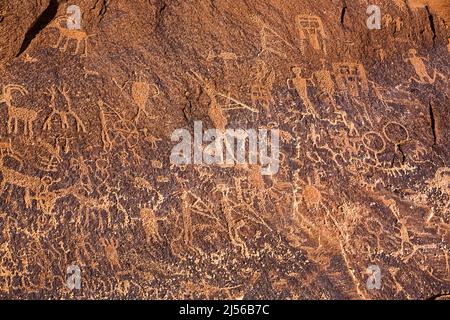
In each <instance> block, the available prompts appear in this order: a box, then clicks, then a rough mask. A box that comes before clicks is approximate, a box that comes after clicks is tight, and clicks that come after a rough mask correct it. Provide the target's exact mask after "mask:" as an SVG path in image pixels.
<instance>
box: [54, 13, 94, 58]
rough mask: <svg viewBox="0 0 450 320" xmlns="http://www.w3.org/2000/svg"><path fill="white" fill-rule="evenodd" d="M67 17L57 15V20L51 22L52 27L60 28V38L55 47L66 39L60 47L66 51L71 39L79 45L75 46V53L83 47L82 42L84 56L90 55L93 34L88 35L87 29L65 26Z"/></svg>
mask: <svg viewBox="0 0 450 320" xmlns="http://www.w3.org/2000/svg"><path fill="white" fill-rule="evenodd" d="M67 20H68V18H67V17H57V18H56V19H55V20H53V21H52V22H51V23H50V24H49V27H50V28H54V29H58V30H59V38H58V41H57V42H56V44H55V45H54V46H53V48H59V47H60V45H61V42H62V41H64V40H65V43H64V46H63V47H62V48H60V50H61V51H63V52H66V50H67V47H68V46H69V42H70V40H75V41H76V43H77V45H76V48H75V52H74V53H73V54H77V53H78V51H79V50H80V48H81V44H82V43H83V45H84V52H83V54H82V56H85V57H86V56H87V55H88V39H89V38H90V37H92V36H93V35H88V34H87V33H86V32H85V31H82V30H78V29H68V28H66V27H63V25H66V24H67V23H64V24H63V23H62V22H67Z"/></svg>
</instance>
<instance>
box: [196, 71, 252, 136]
mask: <svg viewBox="0 0 450 320" xmlns="http://www.w3.org/2000/svg"><path fill="white" fill-rule="evenodd" d="M189 75H190V76H191V77H192V78H193V79H194V80H195V81H196V82H197V83H199V84H200V86H201V87H202V89H203V90H204V92H205V93H206V95H207V96H208V98H209V99H210V102H209V109H208V116H209V118H210V119H211V121H212V122H213V123H214V127H215V128H216V129H218V130H220V131H222V132H224V131H225V128H226V126H227V125H228V117H227V116H226V114H225V112H224V111H229V110H236V109H245V110H249V111H251V112H255V113H257V112H258V111H257V110H255V109H254V108H252V107H250V106H248V105H246V104H244V103H242V102H240V101H238V100H237V99H234V98H232V97H231V96H230V95H229V94H228V95H225V94H223V93H221V92H218V91H217V88H216V85H215V84H213V83H211V82H210V81H207V80H205V79H203V77H202V76H200V75H199V74H198V73H196V72H192V74H189ZM219 97H221V98H225V99H226V101H227V102H228V105H226V106H223V105H222V104H221V103H219V100H218V98H219Z"/></svg>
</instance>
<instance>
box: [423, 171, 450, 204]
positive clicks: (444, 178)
mask: <svg viewBox="0 0 450 320" xmlns="http://www.w3.org/2000/svg"><path fill="white" fill-rule="evenodd" d="M427 185H428V188H429V189H432V188H436V189H438V190H439V191H441V192H442V193H443V194H445V195H447V197H448V200H447V203H446V204H445V205H444V212H445V211H447V210H449V209H450V168H448V167H441V168H439V169H438V170H437V171H436V173H435V175H434V177H433V178H432V179H429V180H427Z"/></svg>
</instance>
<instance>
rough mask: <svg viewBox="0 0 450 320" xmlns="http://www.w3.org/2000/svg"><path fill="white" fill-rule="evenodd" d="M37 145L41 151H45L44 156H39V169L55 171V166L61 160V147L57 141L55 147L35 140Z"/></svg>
mask: <svg viewBox="0 0 450 320" xmlns="http://www.w3.org/2000/svg"><path fill="white" fill-rule="evenodd" d="M37 141H38V143H39V145H40V146H41V148H42V150H44V151H45V154H44V155H41V154H40V155H39V163H40V165H41V169H42V170H44V171H52V172H56V171H57V166H58V165H59V164H60V163H61V161H62V158H61V156H60V154H61V147H60V146H59V144H58V141H56V145H55V146H53V145H51V144H50V143H48V142H46V141H43V140H42V139H40V138H38V139H37Z"/></svg>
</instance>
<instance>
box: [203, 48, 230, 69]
mask: <svg viewBox="0 0 450 320" xmlns="http://www.w3.org/2000/svg"><path fill="white" fill-rule="evenodd" d="M216 59H219V60H222V61H224V62H225V64H227V63H230V62H231V63H233V64H235V65H236V66H237V60H238V56H237V55H236V54H235V53H233V52H228V51H220V52H219V53H217V51H216V50H214V51H213V50H212V51H209V53H208V56H207V57H206V61H207V62H211V61H213V60H216Z"/></svg>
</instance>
